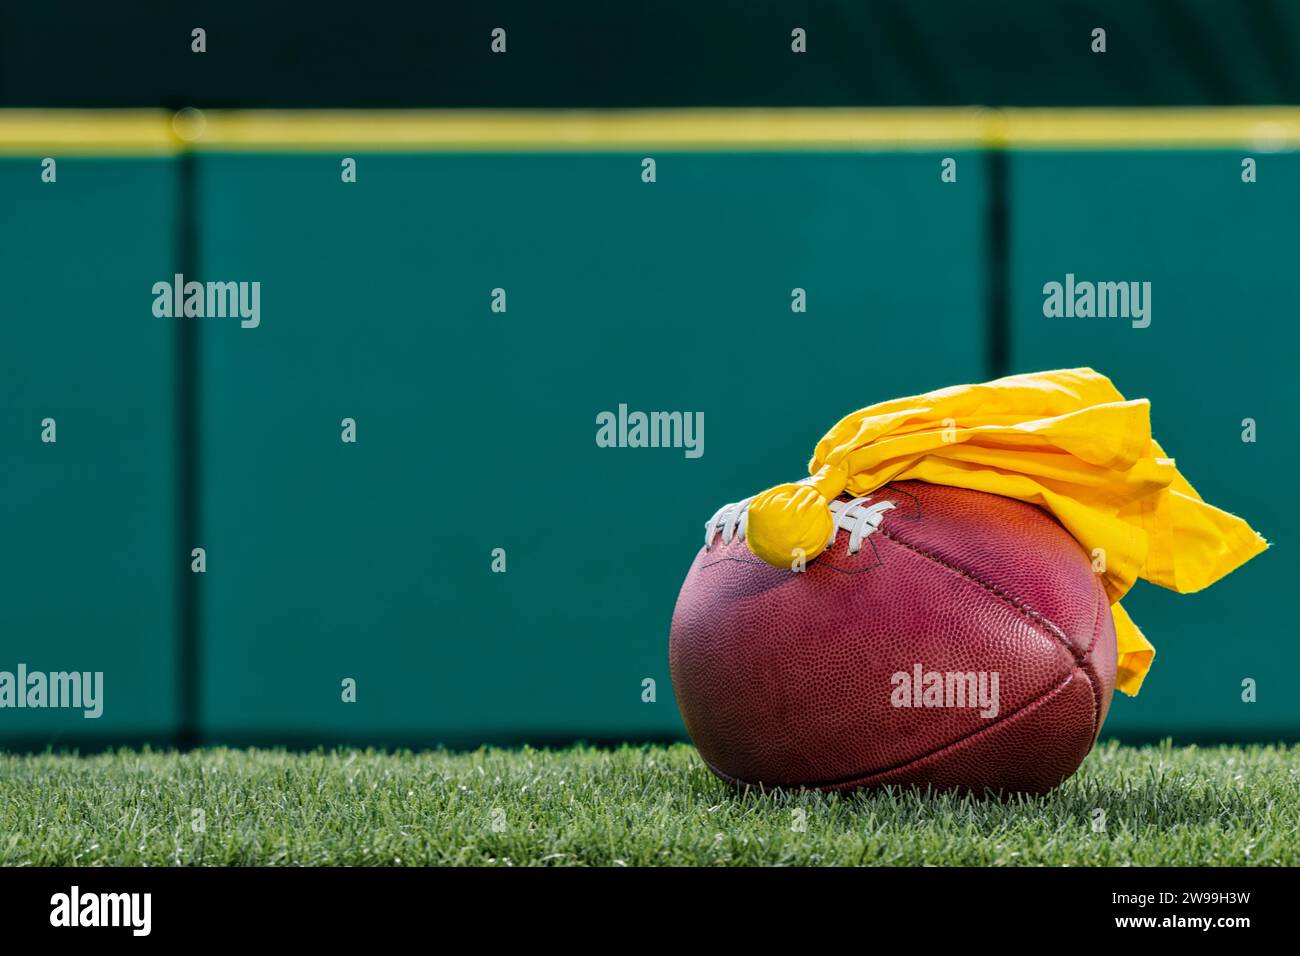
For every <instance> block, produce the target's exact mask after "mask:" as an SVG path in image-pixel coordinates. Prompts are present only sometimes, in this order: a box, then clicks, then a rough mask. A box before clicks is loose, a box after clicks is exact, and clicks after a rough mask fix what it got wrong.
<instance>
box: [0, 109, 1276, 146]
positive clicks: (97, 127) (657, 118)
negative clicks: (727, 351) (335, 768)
mask: <svg viewBox="0 0 1300 956" xmlns="http://www.w3.org/2000/svg"><path fill="white" fill-rule="evenodd" d="M941 147H944V148H957V149H961V148H971V149H981V148H990V147H994V148H995V147H1006V148H1012V149H1074V150H1077V149H1169V148H1173V149H1198V148H1206V149H1215V148H1242V149H1250V150H1253V151H1261V152H1269V151H1278V150H1294V149H1298V148H1300V108H1293V107H1277V108H1260V109H1256V108H1236V107H1229V108H1215V109H1045V110H1031V109H1007V110H993V109H983V108H960V109H681V110H604V111H593V110H585V111H584V110H574V111H564V110H536V111H525V110H499V111H494V110H463V111H461V110H412V111H386V110H375V111H362V110H350V111H332V110H321V111H313V110H294V111H274V110H248V111H241V110H233V111H213V112H206V113H204V112H199V111H193V110H186V111H182V112H181V113H178V114H175V115H173V114H171V113H168V112H166V111H161V110H122V111H114V110H102V111H99V110H69V111H63V110H0V154H4V155H20V156H32V155H46V154H52V155H70V154H71V155H78V154H79V155H101V154H103V155H114V154H132V155H167V154H172V153H177V152H182V151H198V152H204V151H212V152H222V151H237V152H331V153H332V152H341V151H358V150H370V151H376V152H394V151H406V152H450V151H484V152H505V151H520V150H526V151H575V152H593V151H628V150H643V149H659V150H674V149H676V150H694V151H732V150H735V151H799V150H813V151H892V150H932V149H937V148H941Z"/></svg>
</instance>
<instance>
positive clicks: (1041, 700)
mask: <svg viewBox="0 0 1300 956" xmlns="http://www.w3.org/2000/svg"><path fill="white" fill-rule="evenodd" d="M1076 674H1081V675H1082V676H1083V678H1084V680H1088V675H1087V674H1084V673H1083V669H1082V668H1080V667H1075V668H1074V669H1073V670H1071V671H1070V673H1069V674H1067V675H1066V676H1065V679H1064V680H1063V681H1061V682H1060V683H1059V684H1057V685H1055V686H1054V687H1049V688H1048V689H1047V690H1046V691H1044V692H1043V693H1041V694H1039V695H1038V696H1037V697H1035V698H1034V699H1033V700H1030V701H1026V702H1025V703H1024V704H1023V705H1021V706H1020V708H1019V709H1017V710H1014V711H1012V712H1011V713H1009V714H1006V715H1004V716H1003V717H1000V718H998V719H997V720H995V721H993V722H992V723H990V724H988V725H987V726H984V727H980V728H978V729H976V730H972V731H971V732H970V733H968V734H966V735H965V736H962V737H958V738H957V739H956V740H950V741H949V742H948V743H946V744H940V745H939V746H938V747H935V748H934V749H933V750H929V751H926V752H925V753H923V754H920V755H919V756H916V757H912V758H910V759H908V760H905V761H903V762H902V763H900V764H895V765H894V766H892V767H885V768H883V769H881V770H871V771H868V772H866V773H857V774H853V775H852V776H848V777H843V778H839V779H833V780H823V781H818V782H817V783H795V784H766V783H764V782H763V781H761V780H760V781H757V782H755V781H751V780H745V779H743V778H741V777H735V776H732V775H731V774H729V773H725V772H724V771H721V770H719V769H718V768H717V767H715V766H714V765H713V764H712V763H710V762H709V761H708V760H707V759H706V758H705V756H704V755H703V754H700V759H701V760H703V761H704V764H705V766H707V767H708V768H709V769H710V770H711V771H713V773H715V774H717V775H718V776H719V777H721V778H722V779H723V780H725V781H726V782H728V783H730V784H732V785H734V786H741V787H753V788H759V787H767V788H769V789H773V790H776V789H781V790H825V789H828V788H837V789H847V788H851V787H858V786H868V785H870V783H871V781H872V780H873V779H874V778H876V777H883V776H885V775H886V774H891V773H898V772H899V771H903V770H908V769H910V768H911V767H914V766H915V765H916V764H919V763H921V762H922V761H925V760H929V759H930V758H932V757H937V756H940V755H942V754H944V753H945V752H947V751H950V750H955V749H957V748H960V747H964V746H966V745H967V744H969V743H971V742H972V741H974V740H975V739H976V738H978V737H980V736H981V735H983V734H991V733H993V732H994V731H997V730H1000V729H1001V728H1003V727H1006V726H1008V725H1009V724H1011V723H1012V722H1013V721H1015V720H1018V719H1019V718H1020V717H1022V716H1025V715H1026V714H1029V713H1032V712H1033V711H1035V710H1037V709H1038V708H1039V707H1041V706H1042V705H1043V704H1045V703H1046V702H1047V701H1049V700H1050V699H1052V698H1053V697H1056V696H1057V695H1058V694H1060V693H1061V692H1062V691H1064V690H1065V688H1066V687H1068V686H1069V684H1070V682H1071V681H1073V680H1074V678H1075V675H1076ZM1088 683H1089V685H1091V684H1092V681H1090V680H1089V681H1088ZM1088 749H1089V750H1091V749H1092V744H1091V743H1089V745H1088ZM697 751H698V748H697Z"/></svg>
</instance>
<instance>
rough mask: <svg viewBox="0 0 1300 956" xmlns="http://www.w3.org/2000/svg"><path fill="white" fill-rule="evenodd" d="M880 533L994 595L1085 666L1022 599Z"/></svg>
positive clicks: (1055, 629) (1050, 623) (1053, 627)
mask: <svg viewBox="0 0 1300 956" xmlns="http://www.w3.org/2000/svg"><path fill="white" fill-rule="evenodd" d="M878 533H879V534H881V535H884V537H885V538H886V539H888V540H890V541H893V542H894V543H895V544H898V545H900V546H901V547H904V548H906V549H907V550H909V551H911V552H912V553H913V554H916V555H919V556H921V557H923V558H926V559H928V560H929V561H932V562H934V563H935V564H937V565H939V566H940V567H941V568H947V569H948V570H949V571H951V572H953V573H954V574H958V575H960V576H961V577H963V578H965V579H966V580H967V581H970V582H971V583H972V584H974V585H976V586H977V587H980V588H983V589H984V590H985V591H987V592H988V593H989V594H991V595H993V596H994V597H995V598H997V599H998V600H1000V601H1002V602H1003V603H1004V604H1006V605H1007V606H1009V607H1010V608H1011V609H1012V610H1014V611H1016V612H1017V613H1018V614H1020V615H1021V616H1022V617H1024V618H1025V619H1026V620H1028V621H1029V622H1031V623H1033V624H1037V625H1038V626H1039V628H1040V629H1041V630H1043V631H1045V632H1046V633H1047V635H1048V636H1049V637H1051V638H1052V639H1053V640H1055V641H1056V642H1057V643H1059V644H1060V645H1061V646H1062V647H1064V648H1065V649H1066V650H1067V651H1069V652H1070V656H1071V657H1072V658H1073V659H1074V663H1075V666H1076V667H1082V666H1083V663H1084V656H1083V655H1082V654H1081V653H1080V651H1079V649H1078V648H1077V647H1075V646H1074V645H1073V644H1072V643H1070V639H1069V638H1068V637H1067V636H1066V634H1065V631H1063V630H1062V629H1061V626H1060V625H1059V624H1057V623H1056V622H1055V621H1053V620H1051V619H1050V618H1049V617H1047V616H1046V615H1045V614H1043V613H1042V612H1041V611H1035V610H1034V609H1033V608H1032V607H1030V606H1029V605H1028V604H1026V603H1024V602H1023V601H1021V600H1020V599H1018V598H1016V597H1013V596H1012V595H1010V594H1007V593H1006V592H1005V591H1003V590H1002V589H1000V588H999V587H997V585H994V584H990V583H989V582H988V581H985V580H982V579H981V578H977V577H976V576H975V575H974V574H972V573H971V572H969V571H967V570H966V569H965V568H961V567H958V566H957V565H955V564H953V563H951V562H950V561H945V560H944V559H943V558H941V557H939V556H938V555H935V554H931V553H930V552H928V551H923V550H922V549H920V548H918V547H916V546H915V545H913V544H910V543H908V542H907V541H904V540H903V539H902V538H899V537H896V536H894V535H892V534H890V533H889V532H888V531H887V530H885V528H884V526H881V527H880V529H879V531H878Z"/></svg>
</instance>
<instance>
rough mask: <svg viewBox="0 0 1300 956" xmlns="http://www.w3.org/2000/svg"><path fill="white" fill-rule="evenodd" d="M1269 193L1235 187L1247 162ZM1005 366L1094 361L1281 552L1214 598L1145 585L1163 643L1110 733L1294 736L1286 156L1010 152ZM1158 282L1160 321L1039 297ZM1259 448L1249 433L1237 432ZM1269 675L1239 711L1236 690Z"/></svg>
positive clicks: (1190, 475) (1122, 701) (1297, 343)
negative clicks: (1070, 314) (1051, 289)
mask: <svg viewBox="0 0 1300 956" xmlns="http://www.w3.org/2000/svg"><path fill="white" fill-rule="evenodd" d="M1245 155H1253V156H1255V157H1256V158H1257V160H1258V162H1259V181H1258V182H1257V183H1254V184H1245V183H1243V182H1242V181H1241V160H1242V158H1243V156H1245ZM1010 181H1011V215H1012V228H1011V237H1012V253H1013V254H1012V263H1013V267H1012V276H1011V289H1012V296H1011V300H1012V313H1013V314H1012V335H1011V348H1012V365H1013V368H1014V370H1017V371H1019V370H1028V369H1035V368H1047V367H1052V366H1060V365H1092V366H1093V367H1095V368H1097V369H1099V370H1102V371H1104V372H1106V374H1108V375H1110V376H1111V378H1112V380H1113V381H1114V382H1115V384H1116V386H1117V387H1118V388H1119V389H1120V391H1121V392H1123V393H1124V394H1125V395H1126V396H1127V397H1129V398H1140V397H1147V398H1150V399H1151V402H1152V430H1153V432H1154V434H1155V436H1156V438H1157V440H1159V441H1160V443H1161V445H1162V446H1163V447H1164V449H1165V451H1166V452H1167V453H1168V454H1169V455H1171V456H1172V457H1174V458H1175V459H1176V460H1177V462H1178V466H1179V468H1180V470H1181V471H1182V472H1183V474H1184V475H1185V476H1186V477H1187V479H1188V481H1190V482H1191V483H1192V485H1193V486H1194V487H1195V488H1196V489H1197V491H1199V492H1200V493H1201V495H1202V497H1204V498H1205V499H1206V500H1207V501H1210V502H1211V503H1213V504H1215V505H1217V506H1219V507H1221V508H1224V509H1226V510H1228V511H1232V512H1236V513H1238V514H1241V515H1242V516H1244V517H1246V518H1247V519H1248V520H1249V521H1250V522H1251V524H1252V525H1253V526H1254V527H1255V528H1256V529H1257V530H1258V531H1259V532H1260V533H1261V534H1263V535H1264V537H1266V538H1267V539H1269V541H1271V542H1273V543H1274V547H1273V548H1272V549H1270V550H1269V551H1268V552H1266V553H1264V554H1262V555H1260V556H1259V557H1257V558H1255V559H1254V560H1253V561H1251V562H1249V563H1248V564H1247V565H1246V566H1245V567H1244V568H1242V569H1241V570H1239V571H1238V572H1236V573H1235V574H1233V575H1230V576H1229V577H1227V578H1226V579H1224V580H1222V581H1220V582H1219V583H1218V584H1216V585H1214V586H1213V587H1211V588H1209V589H1208V590H1206V591H1204V592H1202V593H1199V594H1194V595H1187V596H1178V595H1175V594H1173V593H1172V592H1169V591H1165V590H1164V589H1162V588H1159V587H1156V586H1154V585H1151V584H1148V583H1146V582H1143V581H1139V582H1138V583H1137V585H1136V586H1135V588H1134V590H1133V591H1132V592H1131V594H1130V596H1129V598H1128V599H1127V600H1126V601H1125V607H1126V608H1127V609H1128V610H1129V612H1130V613H1131V614H1132V616H1133V618H1134V620H1136V621H1137V623H1138V625H1139V626H1140V627H1142V628H1143V630H1144V632H1145V633H1146V635H1147V637H1148V638H1149V639H1150V640H1151V641H1152V643H1153V644H1155V646H1156V660H1155V664H1154V666H1153V668H1152V670H1151V673H1150V675H1149V676H1148V678H1147V681H1146V684H1145V685H1144V687H1143V689H1142V693H1141V694H1140V695H1139V696H1138V697H1136V698H1134V699H1129V698H1125V697H1123V696H1122V695H1116V703H1115V705H1114V706H1113V707H1112V709H1111V713H1110V716H1109V718H1108V722H1107V728H1108V731H1109V732H1110V733H1114V734H1117V735H1119V736H1121V737H1123V736H1124V735H1125V734H1126V733H1136V734H1139V735H1143V736H1146V735H1163V734H1173V735H1174V736H1183V737H1187V736H1196V735H1214V734H1219V735H1224V736H1231V737H1237V738H1250V737H1252V736H1254V737H1276V736H1282V735H1285V734H1290V735H1294V734H1295V732H1296V730H1297V716H1298V712H1297V709H1296V706H1295V703H1294V695H1293V693H1292V690H1291V688H1290V686H1289V675H1290V674H1294V673H1295V672H1296V671H1297V669H1300V647H1298V646H1297V643H1296V641H1295V640H1294V634H1295V627H1294V625H1293V623H1292V622H1291V621H1290V620H1289V617H1288V616H1287V613H1288V610H1289V606H1288V604H1287V603H1286V601H1285V600H1284V598H1285V596H1286V595H1287V594H1288V593H1289V592H1290V588H1291V586H1292V579H1293V578H1294V572H1295V559H1294V557H1291V556H1289V555H1288V553H1287V552H1288V549H1289V548H1290V547H1291V546H1292V545H1293V543H1294V542H1295V541H1296V540H1297V538H1300V515H1298V514H1297V511H1296V509H1295V507H1294V506H1293V503H1292V502H1291V501H1290V499H1289V492H1290V490H1291V486H1292V484H1293V482H1292V481H1291V480H1290V477H1291V475H1293V473H1294V469H1295V467H1296V465H1297V464H1298V463H1300V450H1298V448H1297V444H1296V438H1297V427H1296V422H1297V421H1300V398H1298V397H1297V394H1296V390H1295V379H1296V373H1297V370H1300V331H1298V330H1297V327H1296V325H1295V321H1294V316H1295V308H1296V307H1295V294H1294V282H1293V278H1292V277H1293V275H1294V273H1295V269H1296V253H1295V243H1294V239H1293V238H1292V236H1291V234H1292V232H1293V230H1294V229H1295V224H1296V223H1297V222H1300V157H1297V156H1296V155H1295V154H1294V153H1286V154H1268V153H1250V152H1248V151H1237V150H1233V151H1218V150H1205V151H1200V150H1188V151H1180V152H1167V151H1152V152H1136V153H1110V152H1099V153H1083V154H1079V153H1065V152H1043V153H1018V154H1015V155H1014V157H1013V159H1012V162H1011V176H1010ZM1067 272H1072V273H1074V274H1075V275H1076V276H1077V277H1078V278H1079V279H1091V280H1114V281H1119V280H1146V281H1150V282H1151V283H1152V294H1151V302H1152V310H1151V324H1150V325H1149V327H1147V328H1134V327H1132V325H1131V323H1129V322H1125V321H1122V320H1119V319H1098V318H1091V319H1088V318H1045V317H1044V315H1043V295H1042V287H1043V284H1044V283H1045V282H1049V281H1058V282H1060V281H1064V278H1065V275H1066V273H1067ZM1246 418H1253V419H1255V420H1256V421H1257V423H1258V432H1257V437H1258V440H1257V441H1256V442H1255V443H1246V442H1243V441H1242V437H1241V436H1242V431H1243V428H1242V420H1243V419H1246ZM1246 678H1253V679H1254V680H1256V681H1257V682H1258V700H1257V702H1255V703H1243V702H1242V699H1241V694H1242V681H1243V679H1246Z"/></svg>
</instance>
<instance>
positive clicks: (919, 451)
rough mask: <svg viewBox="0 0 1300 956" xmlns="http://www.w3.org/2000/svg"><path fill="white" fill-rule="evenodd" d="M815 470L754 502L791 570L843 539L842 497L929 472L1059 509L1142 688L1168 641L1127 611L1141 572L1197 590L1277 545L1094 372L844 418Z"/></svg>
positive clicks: (916, 399)
mask: <svg viewBox="0 0 1300 956" xmlns="http://www.w3.org/2000/svg"><path fill="white" fill-rule="evenodd" d="M808 471H809V474H810V475H811V477H810V478H808V479H806V480H805V481H802V482H797V483H790V484H781V485H777V486H776V487H774V488H769V489H768V490H767V491H765V492H763V493H762V494H760V495H758V496H756V497H755V498H754V499H753V500H752V501H751V502H750V504H749V517H748V527H747V531H746V540H747V541H748V542H749V547H750V550H752V551H753V552H754V554H756V555H758V556H759V557H760V558H762V559H763V560H765V561H767V562H769V563H770V564H774V565H776V566H778V567H788V566H789V564H790V556H791V554H793V553H795V551H796V549H802V550H803V553H804V554H805V555H806V556H807V557H808V558H809V559H811V558H814V557H816V556H817V555H818V554H820V553H821V552H822V551H824V550H825V549H826V547H827V546H828V545H829V544H830V541H831V538H832V535H833V527H832V523H831V515H830V510H829V507H828V504H829V502H830V501H831V500H833V499H835V498H836V497H838V496H839V495H840V494H841V493H842V492H848V493H849V494H851V495H855V496H856V495H869V494H871V493H872V492H873V491H875V490H876V489H878V488H880V487H881V486H882V485H884V484H887V483H888V482H890V481H902V480H905V479H916V480H918V481H928V482H930V483H932V484H937V485H954V486H956V487H959V488H970V489H973V490H975V491H986V492H990V493H992V494H995V495H1004V496H1006V497H1008V498H1017V499H1019V500H1021V501H1028V502H1030V503H1032V504H1036V505H1039V506H1041V507H1043V508H1045V509H1047V510H1048V511H1049V512H1051V513H1052V514H1053V515H1054V516H1055V517H1056V519H1057V520H1058V521H1060V522H1061V524H1062V525H1063V526H1064V527H1065V529H1066V530H1067V531H1069V532H1070V533H1071V534H1072V535H1074V537H1075V538H1076V539H1077V540H1078V541H1079V543H1080V544H1081V545H1083V547H1084V550H1086V551H1087V552H1088V553H1089V554H1092V553H1094V551H1095V549H1098V548H1100V549H1102V551H1103V553H1104V555H1105V568H1106V570H1105V572H1104V574H1103V576H1102V577H1103V583H1104V584H1105V587H1106V593H1107V594H1108V596H1109V597H1110V600H1111V609H1112V612H1113V615H1114V618H1115V631H1116V635H1117V637H1118V643H1119V667H1118V672H1117V674H1116V681H1115V686H1116V687H1118V688H1119V689H1120V690H1122V691H1124V693H1126V694H1129V695H1133V694H1136V693H1137V692H1138V689H1139V688H1140V687H1141V686H1142V681H1143V679H1144V678H1145V677H1146V674H1147V671H1148V670H1149V669H1150V667H1151V661H1152V659H1153V658H1154V657H1155V648H1153V647H1152V646H1151V644H1150V642H1148V641H1147V639H1146V638H1145V637H1144V636H1143V635H1142V632H1141V631H1140V630H1138V628H1137V625H1135V624H1134V623H1133V621H1132V620H1131V619H1130V618H1129V616H1128V615H1127V614H1126V613H1125V612H1124V609H1123V608H1121V607H1120V605H1119V600H1120V598H1122V597H1123V596H1124V595H1125V594H1127V593H1128V591H1129V588H1131V587H1132V586H1133V582H1134V581H1136V580H1137V579H1138V578H1143V579H1145V580H1147V581H1150V582H1152V583H1153V584H1159V585H1161V586H1162V587H1166V588H1169V589H1171V590H1173V591H1177V592H1178V593H1180V594H1188V593H1191V592H1193V591H1199V590H1200V589H1201V588H1204V587H1206V586H1208V585H1210V584H1213V583H1214V582H1215V581H1217V580H1218V579H1219V578H1221V577H1223V576H1224V575H1225V574H1227V573H1228V572H1230V571H1232V570H1234V569H1236V568H1237V567H1239V566H1240V565H1242V564H1244V563H1245V562H1246V561H1248V560H1250V559H1251V558H1253V557H1254V556H1255V555H1257V554H1259V553H1260V552H1261V551H1263V550H1265V549H1266V548H1267V547H1268V543H1267V542H1266V541H1265V540H1264V539H1263V538H1262V537H1260V536H1259V535H1258V534H1257V533H1256V532H1255V531H1254V530H1253V529H1252V528H1251V527H1250V525H1248V524H1247V523H1246V522H1245V521H1243V520H1242V519H1241V518H1238V517H1236V516H1235V515H1232V514H1229V513H1228V512H1226V511H1221V510H1220V509H1218V508H1215V507H1214V506H1213V505H1210V504H1207V503H1206V502H1204V501H1202V500H1201V496H1200V495H1198V494H1197V493H1196V490H1195V489H1194V488H1192V486H1191V485H1190V484H1188V483H1187V480H1186V479H1184V478H1183V476H1182V475H1181V474H1179V472H1178V469H1177V467H1176V466H1175V464H1174V460H1173V459H1172V458H1170V457H1168V456H1167V455H1166V454H1165V452H1164V449H1162V448H1161V447H1160V445H1159V444H1157V443H1156V441H1155V439H1153V438H1152V437H1151V417H1150V403H1149V402H1148V401H1147V400H1146V399H1137V400H1134V401H1129V400H1127V399H1125V398H1124V396H1123V395H1121V394H1120V393H1119V392H1118V391H1117V390H1116V388H1115V386H1114V385H1112V384H1111V382H1110V380H1109V379H1108V378H1106V376H1104V375H1101V374H1099V373H1097V372H1094V371H1093V370H1092V369H1090V368H1074V369H1059V370H1057V371H1052V372H1035V373H1032V374H1029V375H1012V376H1008V377H1007V378H1000V379H997V380H996V381H992V382H986V383H984V384H982V385H956V386H953V387H951V388H944V389H940V390H938V391H935V392H928V393H926V394H925V395H917V396H913V397H911V398H900V399H895V400H893V401H888V402H881V403H880V404H878V405H872V406H870V407H868V408H864V409H861V410H860V411H856V412H854V413H853V414H852V415H848V416H846V417H845V418H843V419H841V420H840V421H839V422H838V423H837V424H836V425H835V427H834V428H832V429H831V430H830V431H828V432H827V433H826V435H825V436H824V437H823V438H822V440H821V441H819V442H818V443H817V448H816V450H815V451H814V452H813V457H812V460H811V461H810V462H809V464H808Z"/></svg>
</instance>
